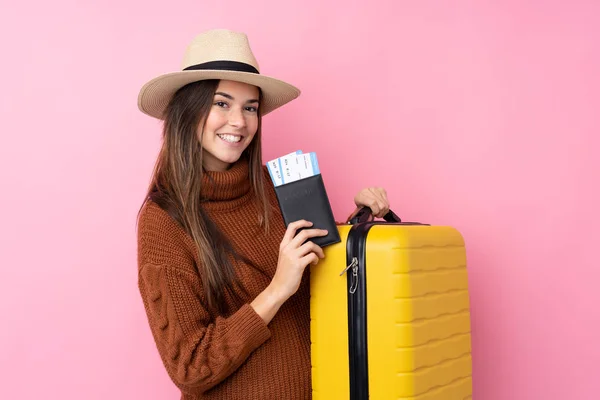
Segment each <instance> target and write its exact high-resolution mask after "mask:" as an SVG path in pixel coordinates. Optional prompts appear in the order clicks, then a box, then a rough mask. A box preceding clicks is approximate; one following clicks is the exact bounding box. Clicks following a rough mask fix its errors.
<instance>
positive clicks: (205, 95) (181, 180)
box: [142, 80, 271, 313]
mask: <svg viewBox="0 0 600 400" xmlns="http://www.w3.org/2000/svg"><path fill="white" fill-rule="evenodd" d="M218 84H219V81H218V80H204V81H199V82H194V83H191V84H188V85H186V86H184V87H183V88H181V89H179V90H178V91H177V92H176V93H175V95H174V96H173V98H172V99H171V101H170V102H169V105H168V106H167V108H166V110H165V115H164V127H163V143H162V147H161V149H160V152H159V155H158V159H157V161H156V165H155V167H154V172H153V175H152V180H151V184H150V187H149V189H148V193H147V197H146V200H145V201H144V203H145V202H147V201H148V200H152V201H153V202H155V203H157V204H158V205H159V206H160V207H161V208H163V209H164V210H166V211H167V212H168V213H169V214H170V215H171V216H172V217H173V218H174V219H175V220H176V221H177V222H178V223H179V224H180V225H181V226H182V227H183V229H184V230H185V232H187V233H188V234H189V235H190V236H191V238H192V239H193V241H194V243H195V245H196V247H197V251H198V259H199V261H200V265H199V266H198V269H199V271H198V272H199V274H200V276H201V278H202V279H203V287H204V293H205V295H206V299H207V301H208V306H209V308H211V309H213V310H217V311H219V312H221V313H225V312H226V311H227V309H226V306H225V301H224V300H225V295H226V293H229V294H230V295H231V296H232V297H233V298H234V299H235V300H238V301H239V299H240V298H239V296H238V295H237V294H236V291H235V289H236V288H238V289H240V290H242V291H244V289H243V286H242V285H241V284H240V281H239V279H238V277H237V276H236V274H235V270H234V268H233V265H232V264H231V262H230V258H229V257H231V256H233V257H234V258H240V257H239V256H238V255H237V254H235V252H234V249H233V246H232V245H231V243H229V241H228V240H227V238H226V237H225V236H224V235H223V234H222V233H221V232H220V231H219V229H218V228H217V226H216V225H215V223H214V222H213V221H211V220H210V218H209V217H208V216H207V215H206V213H205V212H204V210H203V209H202V204H201V192H202V182H203V180H202V179H203V175H204V170H203V168H202V165H203V164H202V161H203V151H202V146H201V140H202V138H201V137H200V138H198V135H197V130H198V126H199V124H200V123H202V124H203V126H202V132H203V131H204V121H206V117H207V116H208V114H209V112H210V109H211V107H212V104H213V101H214V100H213V97H214V94H215V91H216V89H217V86H218ZM259 95H260V89H259ZM259 99H260V97H259ZM202 134H203V133H202ZM242 157H246V158H247V159H248V163H249V177H248V178H249V179H250V184H251V188H252V190H253V191H254V194H255V196H256V199H257V200H258V201H259V203H260V204H262V206H263V209H262V213H261V215H259V216H258V218H259V221H260V223H261V224H262V225H263V227H264V229H265V230H267V231H268V229H269V220H270V216H271V212H270V205H269V201H268V199H267V195H266V192H265V189H264V185H263V180H264V175H263V171H262V152H261V117H260V113H259V117H258V130H257V132H256V134H255V136H254V138H253V140H252V142H251V143H250V145H249V146H248V147H247V148H246V150H245V151H244V153H243V154H242ZM142 207H143V206H142Z"/></svg>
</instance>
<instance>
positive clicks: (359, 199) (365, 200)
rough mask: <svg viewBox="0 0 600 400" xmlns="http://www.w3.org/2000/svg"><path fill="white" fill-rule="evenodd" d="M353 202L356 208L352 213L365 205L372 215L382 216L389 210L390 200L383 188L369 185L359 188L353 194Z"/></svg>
mask: <svg viewBox="0 0 600 400" xmlns="http://www.w3.org/2000/svg"><path fill="white" fill-rule="evenodd" d="M354 204H356V207H357V210H356V211H355V212H354V213H353V214H355V213H356V212H358V210H359V209H360V208H361V207H364V206H366V207H369V208H370V209H371V212H372V214H373V216H375V217H377V218H383V216H384V215H385V214H387V213H388V211H389V210H390V202H389V201H388V198H387V193H386V191H385V189H384V188H380V187H371V188H366V189H363V190H361V191H360V192H358V194H357V195H356V196H354Z"/></svg>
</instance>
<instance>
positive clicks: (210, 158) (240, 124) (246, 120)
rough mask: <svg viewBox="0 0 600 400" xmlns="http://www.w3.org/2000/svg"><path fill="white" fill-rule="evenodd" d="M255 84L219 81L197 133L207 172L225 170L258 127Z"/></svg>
mask: <svg viewBox="0 0 600 400" xmlns="http://www.w3.org/2000/svg"><path fill="white" fill-rule="evenodd" d="M258 96H259V91H258V88H257V87H256V86H252V85H248V84H246V83H241V82H235V81H224V80H222V81H220V83H219V86H218V87H217V90H216V92H215V96H214V99H213V104H212V107H211V109H210V112H209V114H208V117H207V118H206V124H205V126H204V134H202V124H200V125H199V126H198V130H197V135H198V139H199V140H200V141H201V145H202V147H203V149H204V154H203V159H204V161H203V164H204V168H205V169H206V170H208V171H225V170H227V169H228V168H229V167H230V166H231V164H233V163H235V162H236V161H237V160H238V159H239V158H240V156H241V155H242V152H243V151H244V150H245V149H246V148H247V147H248V145H249V144H250V142H252V139H253V138H254V135H255V134H256V130H257V129H258Z"/></svg>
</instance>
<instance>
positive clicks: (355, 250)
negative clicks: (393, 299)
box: [342, 222, 373, 400]
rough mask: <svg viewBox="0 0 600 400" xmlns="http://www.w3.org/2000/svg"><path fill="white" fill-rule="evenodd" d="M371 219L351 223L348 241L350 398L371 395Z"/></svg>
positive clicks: (363, 397)
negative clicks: (368, 265)
mask: <svg viewBox="0 0 600 400" xmlns="http://www.w3.org/2000/svg"><path fill="white" fill-rule="evenodd" d="M372 225H373V223H372V222H367V223H358V224H355V225H354V226H352V228H351V229H350V232H349V233H348V239H347V241H346V261H347V263H348V266H347V267H346V268H345V269H344V271H343V272H342V275H343V273H345V272H348V271H349V270H352V275H350V274H348V278H347V280H348V283H347V286H348V293H349V295H348V352H349V354H348V356H349V371H348V372H349V380H350V400H367V399H368V398H369V367H368V349H367V293H366V290H367V284H366V271H365V265H366V254H365V250H366V238H367V233H368V232H369V229H370V228H371V226H372Z"/></svg>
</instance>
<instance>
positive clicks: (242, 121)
mask: <svg viewBox="0 0 600 400" xmlns="http://www.w3.org/2000/svg"><path fill="white" fill-rule="evenodd" d="M229 125H231V126H234V127H236V128H245V127H246V117H245V116H244V112H243V110H241V109H239V108H237V107H235V108H232V109H231V111H230V112H229Z"/></svg>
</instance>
